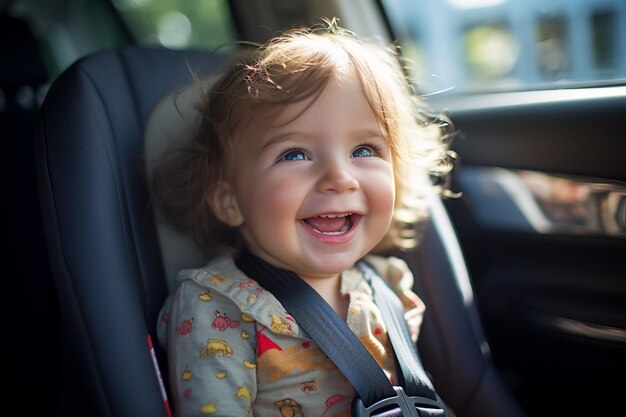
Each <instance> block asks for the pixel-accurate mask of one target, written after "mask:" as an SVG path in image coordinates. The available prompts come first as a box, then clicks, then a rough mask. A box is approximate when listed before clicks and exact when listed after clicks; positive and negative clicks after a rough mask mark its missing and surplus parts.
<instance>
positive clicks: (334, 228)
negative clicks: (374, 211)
mask: <svg viewBox="0 0 626 417" xmlns="http://www.w3.org/2000/svg"><path fill="white" fill-rule="evenodd" d="M352 216H353V214H352V213H344V214H324V215H321V216H316V217H309V218H308V219H304V223H305V224H306V225H307V226H309V228H311V230H313V231H314V232H316V233H319V234H322V235H331V236H338V235H343V234H344V233H346V232H347V231H348V230H350V228H351V227H352Z"/></svg>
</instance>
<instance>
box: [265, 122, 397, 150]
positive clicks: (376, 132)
mask: <svg viewBox="0 0 626 417" xmlns="http://www.w3.org/2000/svg"><path fill="white" fill-rule="evenodd" d="M348 133H349V135H348V136H349V137H350V138H354V139H355V140H365V139H376V138H380V139H384V138H385V136H384V135H383V133H382V132H381V131H380V129H379V128H378V126H376V127H369V126H366V127H356V128H355V129H354V130H351V131H350V132H348ZM318 135H319V134H318V133H317V132H315V131H306V130H289V131H286V132H279V133H277V134H275V135H272V136H270V137H269V139H267V141H266V142H265V143H264V144H263V147H262V150H266V149H268V148H271V147H273V146H276V145H278V144H280V143H282V142H287V141H288V140H290V139H293V138H298V139H305V140H308V139H315V138H316V137H317V136H318Z"/></svg>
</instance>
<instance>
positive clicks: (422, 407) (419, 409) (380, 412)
mask: <svg viewBox="0 0 626 417" xmlns="http://www.w3.org/2000/svg"><path fill="white" fill-rule="evenodd" d="M393 389H394V391H395V392H396V396H395V397H389V398H384V399H382V400H380V401H378V402H375V403H374V404H372V405H370V406H369V407H366V406H365V404H364V403H363V400H362V399H361V398H360V397H359V396H356V397H355V398H354V401H352V417H409V416H411V417H447V415H448V413H447V411H446V407H445V406H444V405H443V402H442V401H441V400H440V399H439V397H437V400H431V399H430V398H425V397H420V396H409V395H407V393H406V392H404V389H403V388H402V387H396V386H394V387H393Z"/></svg>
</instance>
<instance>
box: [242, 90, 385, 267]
mask: <svg viewBox="0 0 626 417" xmlns="http://www.w3.org/2000/svg"><path fill="white" fill-rule="evenodd" d="M297 115H299V116H298V117H295V116H297ZM294 117H295V119H294ZM292 119H293V120H292ZM285 122H287V123H285ZM272 125H273V126H276V127H272V128H270V129H267V128H261V127H260V126H259V125H257V124H255V123H251V124H250V125H249V127H248V128H247V129H246V130H245V131H244V132H243V134H242V137H241V138H240V140H239V141H238V143H237V146H236V150H235V152H236V155H237V159H236V164H237V168H236V170H235V171H236V172H235V174H234V177H233V180H232V185H233V187H234V190H235V191H234V193H235V197H236V202H237V206H238V210H239V211H240V213H241V216H242V218H243V224H242V226H241V228H240V229H241V232H242V235H243V237H244V239H245V241H246V243H247V245H248V247H249V248H250V250H251V251H252V252H253V253H255V254H256V255H257V256H259V257H261V258H263V259H264V260H266V261H268V262H269V263H271V264H273V265H275V266H278V267H282V268H285V269H289V270H292V271H294V272H295V273H297V274H298V275H300V276H301V277H303V278H317V277H327V276H331V275H335V274H338V273H340V272H342V271H344V270H345V269H347V268H349V267H350V266H352V265H353V264H354V262H355V261H356V260H358V259H359V258H361V257H362V256H364V255H365V254H366V253H368V252H369V251H370V250H371V249H372V248H373V247H374V246H375V245H376V244H377V243H378V242H379V241H380V240H381V239H382V238H383V236H384V235H385V233H386V232H387V229H388V228H389V225H390V222H391V218H392V212H393V208H394V198H395V185H394V184H395V183H394V171H393V162H392V157H391V151H390V149H389V145H388V144H387V141H386V140H385V138H384V137H383V135H382V133H381V131H380V128H379V126H378V123H377V121H376V118H375V116H374V113H373V111H372V110H371V108H370V106H369V105H368V102H367V100H366V98H365V96H364V94H363V92H362V90H361V87H360V84H359V83H358V81H357V80H355V79H344V80H341V81H331V82H330V83H329V84H328V85H327V87H326V88H325V89H324V91H323V92H322V94H321V96H320V97H319V98H318V99H317V100H316V101H314V102H313V103H312V104H311V101H310V100H307V101H305V102H300V103H295V104H290V105H288V106H287V107H286V109H285V110H284V111H283V112H282V113H281V114H280V116H279V117H278V120H276V121H275V123H272Z"/></svg>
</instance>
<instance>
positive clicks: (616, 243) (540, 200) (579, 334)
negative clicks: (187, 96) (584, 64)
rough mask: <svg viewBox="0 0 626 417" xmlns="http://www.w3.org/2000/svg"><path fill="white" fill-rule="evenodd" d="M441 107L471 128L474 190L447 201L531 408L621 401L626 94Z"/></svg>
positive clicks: (461, 142) (465, 131)
mask: <svg viewBox="0 0 626 417" xmlns="http://www.w3.org/2000/svg"><path fill="white" fill-rule="evenodd" d="M444 103H445V104H444ZM436 104H438V105H439V106H444V105H445V106H448V107H446V108H447V109H449V112H450V114H451V117H452V120H453V122H454V123H455V126H456V128H457V130H458V132H459V134H458V135H457V137H456V138H455V139H454V142H453V146H452V147H453V149H454V150H455V151H456V152H457V153H458V154H459V155H460V157H459V160H458V165H457V170H456V171H455V173H454V174H453V182H452V191H455V192H460V193H463V196H462V197H461V198H457V199H449V200H447V201H446V208H447V209H448V211H449V212H450V215H451V217H452V219H453V222H454V224H455V227H456V229H457V232H458V234H459V237H460V240H461V243H462V246H463V250H464V254H465V256H466V258H467V262H468V266H469V269H470V273H471V275H472V280H473V285H474V287H475V291H476V297H477V303H478V307H479V311H480V313H481V316H482V318H483V320H484V324H485V330H486V333H487V339H488V341H489V342H490V345H491V348H492V352H493V355H494V359H495V361H496V364H497V365H498V366H499V367H500V368H501V370H502V372H503V373H504V375H505V376H507V379H508V380H509V383H510V384H511V385H512V386H513V387H514V389H515V392H517V394H518V395H519V397H520V399H521V401H522V404H523V405H524V406H525V407H526V408H527V411H528V412H529V414H530V415H533V416H538V415H549V414H550V413H551V412H557V413H558V414H559V415H563V414H561V413H563V412H565V411H567V412H568V413H570V415H585V413H587V412H590V411H591V410H594V411H595V412H597V411H599V410H601V409H605V410H613V409H615V407H617V406H618V404H619V403H620V401H621V395H622V394H623V388H624V384H623V382H621V383H620V382H617V381H620V379H622V380H623V377H622V374H623V372H624V370H626V273H625V271H626V256H625V255H626V239H625V237H626V233H625V232H626V228H625V227H624V226H625V223H626V222H625V221H624V217H625V213H626V191H625V190H626V187H625V185H624V184H625V183H624V181H625V180H626V164H625V163H624V162H625V156H626V142H625V141H624V130H623V127H622V125H621V123H622V121H623V120H624V119H625V118H624V116H625V115H626V88H625V87H605V88H590V89H574V90H554V91H549V92H523V93H508V94H506V93H501V94H496V95H491V96H476V97H472V98H466V99H463V98H460V99H456V100H449V101H447V102H446V101H444V100H442V101H441V102H437V103H436ZM533 187H534V189H533ZM613 381H615V382H613ZM620 392H621V393H620ZM542 410H543V411H542Z"/></svg>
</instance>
